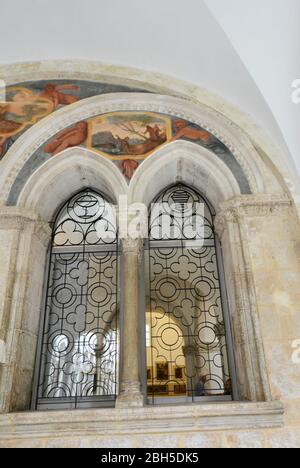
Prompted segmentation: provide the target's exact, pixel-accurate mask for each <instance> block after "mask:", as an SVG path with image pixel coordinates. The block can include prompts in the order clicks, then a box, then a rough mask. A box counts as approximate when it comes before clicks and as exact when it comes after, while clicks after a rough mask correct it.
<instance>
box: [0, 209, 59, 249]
mask: <svg viewBox="0 0 300 468" xmlns="http://www.w3.org/2000/svg"><path fill="white" fill-rule="evenodd" d="M30 224H33V233H34V235H36V236H37V238H38V239H39V240H40V241H41V242H42V243H43V245H45V246H47V245H48V243H49V240H50V238H51V229H50V226H49V224H48V223H45V222H43V221H41V220H40V219H39V216H38V215H37V213H35V212H34V211H29V210H24V209H23V208H19V207H15V206H11V207H10V206H2V207H0V229H5V230H9V229H14V230H18V231H22V230H24V229H25V227H26V226H28V225H30Z"/></svg>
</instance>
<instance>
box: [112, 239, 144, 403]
mask: <svg viewBox="0 0 300 468" xmlns="http://www.w3.org/2000/svg"><path fill="white" fill-rule="evenodd" d="M122 251H123V275H124V282H123V288H124V330H123V353H122V359H123V360H122V363H121V385H120V395H119V397H118V398H117V402H116V406H117V407H130V406H131V407H132V406H134V407H136V406H143V404H144V396H143V394H142V392H141V380H140V375H139V358H140V342H139V337H140V333H139V326H140V323H139V309H140V304H139V276H140V265H141V258H142V253H143V239H141V238H139V239H131V238H128V239H124V240H123V241H122Z"/></svg>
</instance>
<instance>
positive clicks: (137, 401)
mask: <svg viewBox="0 0 300 468" xmlns="http://www.w3.org/2000/svg"><path fill="white" fill-rule="evenodd" d="M140 387H141V386H140V383H139V382H124V383H123V385H122V388H121V393H120V395H119V396H118V397H117V399H116V408H137V407H138V408H141V407H143V406H144V395H143V394H142V393H141V391H140Z"/></svg>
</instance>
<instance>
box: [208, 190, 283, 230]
mask: <svg viewBox="0 0 300 468" xmlns="http://www.w3.org/2000/svg"><path fill="white" fill-rule="evenodd" d="M291 208H292V201H291V200H290V199H289V197H288V196H287V195H284V194H283V195H269V194H259V195H242V196H240V197H236V198H232V199H231V200H228V201H226V202H224V203H222V205H221V211H220V212H219V213H218V214H217V216H216V218H215V230H216V232H217V234H218V235H219V237H222V235H223V234H224V231H225V229H226V227H227V226H228V224H229V223H238V222H240V221H241V220H242V219H243V218H245V217H264V218H265V217H267V216H274V215H278V214H280V213H282V212H284V211H286V210H289V209H291Z"/></svg>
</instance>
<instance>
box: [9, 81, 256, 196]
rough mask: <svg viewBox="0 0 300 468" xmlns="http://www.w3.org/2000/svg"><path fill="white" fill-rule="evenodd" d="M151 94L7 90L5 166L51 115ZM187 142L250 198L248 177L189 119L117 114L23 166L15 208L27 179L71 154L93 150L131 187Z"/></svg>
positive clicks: (50, 86)
mask: <svg viewBox="0 0 300 468" xmlns="http://www.w3.org/2000/svg"><path fill="white" fill-rule="evenodd" d="M125 92H130V93H148V91H147V90H145V89H139V88H132V87H128V86H122V85H117V84H112V83H102V82H91V81H85V80H51V81H50V80H39V81H33V82H23V83H19V84H17V85H14V86H9V87H8V88H7V89H6V101H5V102H0V161H1V159H2V158H3V157H4V156H5V154H6V153H7V151H8V150H9V149H10V147H11V146H12V145H13V144H14V143H15V142H16V141H17V139H18V138H19V137H20V136H21V135H23V134H24V133H25V132H26V131H27V130H28V129H29V128H30V127H31V126H33V125H35V124H36V123H37V122H38V121H40V120H41V119H43V118H45V117H47V116H48V115H49V114H51V113H52V112H55V111H57V110H58V109H60V108H63V107H64V106H70V105H73V104H75V103H77V102H79V101H80V100H82V99H86V98H89V97H92V96H99V95H103V94H110V93H125ZM176 140H186V141H190V142H193V143H195V144H198V145H201V146H203V147H205V148H207V149H209V150H210V151H212V152H213V153H214V154H216V155H217V156H218V157H219V158H220V159H221V160H222V161H223V162H224V163H225V164H226V165H227V166H228V167H229V168H230V169H231V170H232V172H233V173H234V174H235V175H236V178H237V181H238V183H239V184H240V186H241V190H242V193H251V191H250V187H249V183H248V181H247V179H246V178H245V175H244V174H243V171H242V169H241V167H240V165H239V163H238V162H237V161H236V159H235V157H234V156H233V154H232V153H231V152H230V151H229V150H228V148H227V147H226V146H225V145H224V144H223V143H222V142H221V141H220V140H219V139H218V138H216V137H214V136H213V135H212V134H211V133H209V132H207V131H206V130H205V129H203V128H201V127H199V126H198V125H196V124H194V123H192V122H188V121H186V120H184V119H180V118H177V117H173V116H170V115H165V114H159V113H154V112H143V111H140V112H137V111H136V112H124V111H123V112H113V113H109V114H104V115H99V116H96V117H93V118H90V119H88V120H84V121H81V122H77V123H76V124H73V125H72V126H70V127H68V128H66V129H64V130H62V131H60V132H59V133H58V134H57V135H55V136H54V137H52V138H51V139H50V140H49V141H48V142H46V144H44V145H42V147H40V148H39V149H37V151H36V152H35V153H34V154H33V155H32V157H31V158H30V159H29V160H28V161H27V163H26V164H25V165H24V167H23V169H22V170H21V171H20V174H19V176H18V177H17V179H16V181H15V184H14V187H13V188H12V192H11V195H10V203H12V204H13V203H14V202H15V200H17V197H18V194H19V192H20V190H21V188H22V186H23V184H24V182H25V181H26V180H27V178H28V177H30V175H31V174H33V173H34V171H35V170H36V169H37V168H38V167H40V166H41V165H42V164H43V163H44V162H45V161H47V160H48V159H50V158H52V157H56V156H57V155H58V154H59V153H61V152H62V151H64V150H65V149H67V148H72V147H76V146H77V147H83V148H89V149H91V150H93V151H94V152H96V153H98V154H99V155H101V156H102V157H105V158H108V159H110V160H111V161H112V162H113V163H114V164H116V165H117V167H118V168H119V170H120V171H121V172H122V173H123V175H124V177H125V178H126V180H127V181H128V182H129V181H130V180H131V179H132V177H133V175H134V173H135V171H136V170H137V169H138V167H139V165H140V164H141V163H142V162H143V161H144V160H145V159H146V158H147V157H148V156H149V155H150V154H152V153H153V152H154V151H156V150H157V149H159V148H160V147H162V146H163V145H166V144H168V143H170V142H172V141H176Z"/></svg>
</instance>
